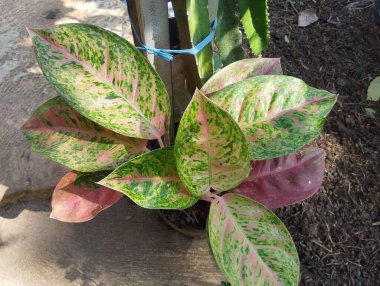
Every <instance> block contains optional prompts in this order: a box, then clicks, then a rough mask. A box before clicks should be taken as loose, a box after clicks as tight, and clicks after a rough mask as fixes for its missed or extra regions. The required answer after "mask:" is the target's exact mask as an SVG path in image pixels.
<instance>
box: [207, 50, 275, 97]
mask: <svg viewBox="0 0 380 286" xmlns="http://www.w3.org/2000/svg"><path fill="white" fill-rule="evenodd" d="M269 74H280V75H281V74H282V68H281V61H280V59H279V58H253V59H244V60H240V61H237V62H234V63H232V64H230V65H228V66H226V67H224V68H223V69H221V70H220V71H218V72H217V73H216V74H214V75H213V76H212V77H211V78H210V79H209V80H208V81H207V82H206V83H205V84H204V85H203V87H202V89H201V90H202V92H204V93H205V94H210V93H213V92H216V91H218V90H221V89H223V88H225V87H226V86H228V85H231V84H233V83H237V82H239V81H242V80H244V79H247V78H249V77H253V76H259V75H269Z"/></svg>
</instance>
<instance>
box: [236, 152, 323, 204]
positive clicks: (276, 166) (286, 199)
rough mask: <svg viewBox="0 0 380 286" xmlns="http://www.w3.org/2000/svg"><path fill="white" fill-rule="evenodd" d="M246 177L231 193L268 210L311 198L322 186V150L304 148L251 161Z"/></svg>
mask: <svg viewBox="0 0 380 286" xmlns="http://www.w3.org/2000/svg"><path fill="white" fill-rule="evenodd" d="M251 165H252V170H251V172H250V174H249V176H248V178H247V179H246V180H245V181H244V182H243V183H241V184H240V185H239V186H238V187H237V188H235V189H234V190H232V192H233V193H238V194H242V195H244V196H246V197H248V198H251V199H253V200H255V201H258V202H259V203H261V204H263V205H265V206H266V207H268V208H270V209H275V208H280V207H283V206H286V205H290V204H294V203H297V202H300V201H303V200H305V199H307V198H309V197H311V196H312V195H313V194H314V193H316V192H317V191H318V189H319V188H320V186H321V184H322V180H323V173H324V170H325V151H324V150H323V149H319V148H304V149H302V150H300V151H298V152H296V153H292V154H289V155H287V156H284V157H280V158H275V159H269V160H263V161H252V162H251Z"/></svg>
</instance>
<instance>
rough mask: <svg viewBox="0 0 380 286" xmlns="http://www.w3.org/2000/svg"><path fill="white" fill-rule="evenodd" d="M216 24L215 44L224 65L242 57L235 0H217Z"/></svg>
mask: <svg viewBox="0 0 380 286" xmlns="http://www.w3.org/2000/svg"><path fill="white" fill-rule="evenodd" d="M218 2H219V3H218V26H217V28H216V31H215V44H216V45H217V47H218V49H219V53H220V58H221V60H222V63H223V65H224V66H227V65H229V64H231V63H233V62H236V61H238V60H241V59H242V58H244V51H243V46H242V34H241V32H240V30H239V18H238V16H237V5H236V2H235V0H219V1H218Z"/></svg>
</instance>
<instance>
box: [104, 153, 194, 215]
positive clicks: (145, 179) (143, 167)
mask: <svg viewBox="0 0 380 286" xmlns="http://www.w3.org/2000/svg"><path fill="white" fill-rule="evenodd" d="M99 184H101V185H103V186H106V187H108V188H112V189H114V190H117V191H119V192H122V193H124V194H125V195H127V196H128V197H129V198H130V199H131V200H133V201H134V202H135V203H136V204H138V205H139V206H141V207H144V208H149V209H186V208H189V207H191V206H192V205H193V204H195V203H196V202H197V201H198V198H197V197H194V196H192V195H190V194H189V193H188V192H187V190H186V189H185V186H184V185H183V184H182V182H181V180H180V179H179V175H178V173H177V168H176V165H175V161H174V150H173V147H165V148H160V149H157V150H154V151H151V152H149V153H145V154H143V155H141V156H138V157H136V158H133V159H132V160H130V161H128V162H127V163H125V164H123V165H121V166H120V167H119V168H117V169H116V170H115V171H113V172H112V173H111V174H109V175H108V176H107V177H106V178H104V179H103V180H102V181H100V182H99Z"/></svg>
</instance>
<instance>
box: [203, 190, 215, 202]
mask: <svg viewBox="0 0 380 286" xmlns="http://www.w3.org/2000/svg"><path fill="white" fill-rule="evenodd" d="M199 199H201V200H202V201H206V202H210V203H212V202H213V201H214V200H219V196H218V195H216V194H213V193H211V192H210V191H208V192H207V193H205V194H203V195H202V196H201V197H199Z"/></svg>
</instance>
